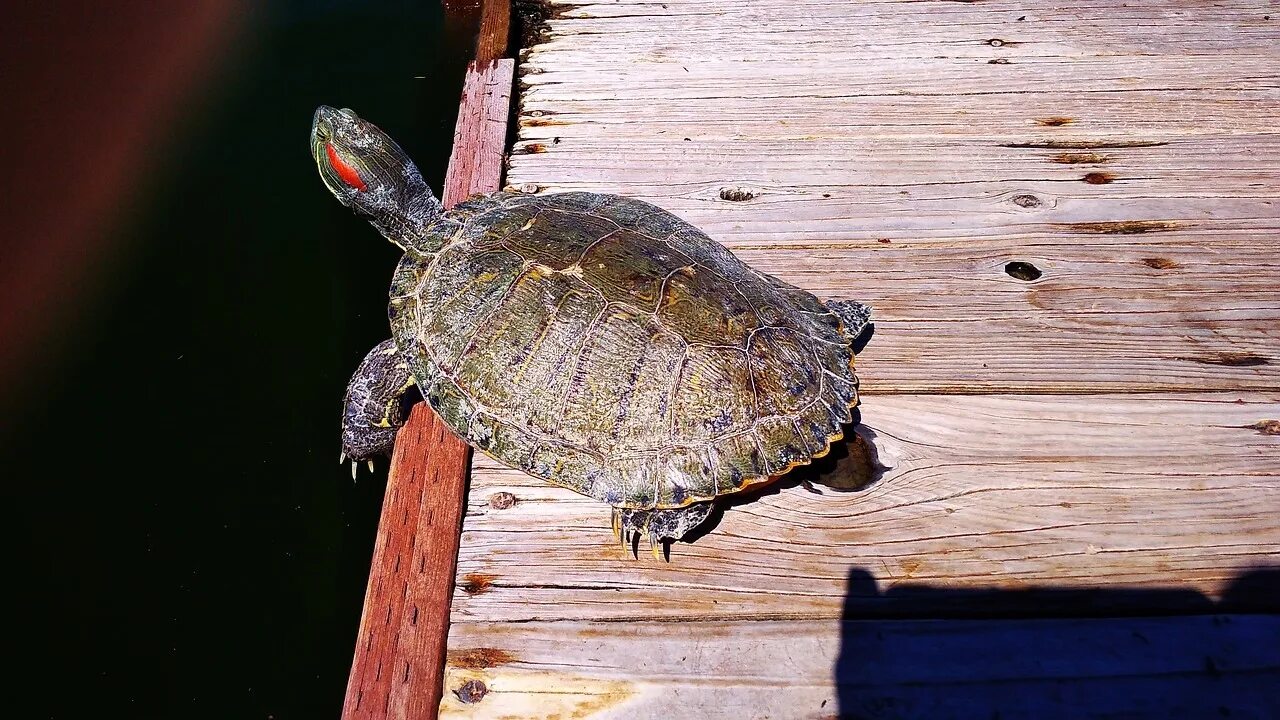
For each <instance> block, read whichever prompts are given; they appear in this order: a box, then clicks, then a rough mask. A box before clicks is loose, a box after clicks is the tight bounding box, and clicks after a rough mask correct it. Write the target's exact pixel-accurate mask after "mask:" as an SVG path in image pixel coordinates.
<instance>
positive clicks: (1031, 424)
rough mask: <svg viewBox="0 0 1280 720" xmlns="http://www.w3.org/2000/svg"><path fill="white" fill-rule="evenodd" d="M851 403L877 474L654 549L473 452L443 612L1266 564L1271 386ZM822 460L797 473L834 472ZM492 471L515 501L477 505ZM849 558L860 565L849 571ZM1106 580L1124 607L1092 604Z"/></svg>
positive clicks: (1271, 518)
mask: <svg viewBox="0 0 1280 720" xmlns="http://www.w3.org/2000/svg"><path fill="white" fill-rule="evenodd" d="M862 419H863V423H864V424H865V428H864V430H863V433H864V434H865V436H866V437H867V438H868V439H869V440H870V442H871V444H872V445H873V446H874V447H875V449H876V451H875V454H876V455H877V457H878V460H877V461H876V462H877V464H879V465H881V466H885V467H886V469H885V470H884V471H883V475H882V477H881V478H880V480H879V481H878V482H876V483H875V484H874V485H872V486H871V487H869V488H867V489H866V490H863V491H860V492H834V491H832V490H830V489H826V490H824V491H823V494H821V495H817V494H813V493H812V492H809V491H807V490H806V489H805V488H804V487H802V486H800V485H797V481H798V479H799V477H797V478H791V479H789V481H788V482H784V483H781V486H780V487H775V488H772V489H769V490H766V491H764V492H762V493H755V494H753V495H751V496H749V497H747V498H743V499H741V500H735V501H734V502H733V503H732V504H731V506H730V507H728V508H727V509H726V510H725V512H724V516H723V519H722V520H721V521H720V522H719V523H718V524H717V525H715V526H714V528H712V529H711V530H710V532H708V533H707V534H706V535H705V536H703V537H699V538H697V539H696V541H695V542H693V543H676V544H675V545H674V546H673V547H672V550H671V558H672V561H671V563H670V564H669V565H668V564H664V563H653V562H645V561H643V560H642V561H633V560H632V559H631V555H630V553H629V552H627V551H625V550H624V549H622V548H620V547H619V546H618V544H617V541H616V540H615V539H614V538H613V536H612V534H611V533H610V531H609V522H608V512H607V509H606V508H605V506H603V505H601V504H600V503H598V502H595V501H593V500H591V499H589V498H585V497H583V496H580V495H577V494H575V493H573V492H572V491H569V490H564V489H561V488H554V487H550V486H548V485H547V484H545V483H544V482H542V481H540V480H537V479H534V478H530V477H528V476H526V475H524V474H522V473H518V472H515V471H512V470H508V469H505V468H502V467H501V466H498V465H497V464H496V463H494V462H493V461H492V460H489V459H488V458H485V457H483V456H480V455H477V456H476V461H475V466H474V469H473V471H472V480H471V501H470V503H469V505H468V509H467V517H466V519H465V521H464V532H463V543H462V549H461V555H460V560H459V568H458V571H459V576H460V578H461V580H460V582H461V584H462V586H463V588H464V590H466V592H464V593H461V594H458V595H456V596H455V598H454V609H453V613H454V617H455V618H456V619H458V620H460V621H465V622H526V621H532V620H557V621H563V620H652V619H672V620H676V619H679V620H691V619H703V618H717V617H718V618H724V617H736V618H755V619H762V618H763V619H782V618H808V619H812V618H827V619H829V618H836V617H840V615H841V613H842V612H843V611H844V610H845V608H846V606H849V605H850V604H852V606H855V607H857V609H858V611H859V612H860V613H863V614H864V615H865V614H870V615H876V614H884V613H886V612H903V611H905V610H907V609H910V610H913V611H915V612H919V613H926V614H936V613H938V612H940V611H946V612H948V613H952V614H965V615H979V616H984V615H987V614H990V613H992V612H995V611H997V610H998V608H994V607H992V606H991V605H990V603H989V602H986V601H983V600H982V599H981V598H975V597H973V595H972V591H973V590H975V589H982V588H989V587H996V588H1000V589H1005V590H1021V591H1028V592H1030V591H1039V592H1038V594H1039V595H1040V596H1041V605H1042V607H1044V608H1046V609H1049V608H1055V607H1056V608H1058V609H1059V610H1062V611H1065V610H1067V609H1069V607H1070V606H1071V605H1073V604H1078V602H1079V597H1077V596H1076V595H1075V594H1072V593H1068V592H1054V591H1052V588H1060V589H1068V588H1069V589H1074V590H1077V591H1082V592H1084V594H1090V593H1097V591H1099V590H1105V589H1107V588H1111V587H1118V586H1121V587H1122V586H1131V587H1134V588H1141V587H1148V588H1177V589H1180V590H1182V591H1185V592H1186V593H1189V594H1190V595H1189V596H1188V598H1184V599H1185V602H1176V601H1178V596H1177V595H1176V593H1160V594H1157V595H1154V596H1152V597H1150V598H1143V597H1141V596H1139V595H1137V594H1132V593H1131V594H1129V595H1127V596H1123V597H1119V598H1117V597H1115V596H1108V595H1106V594H1105V593H1104V594H1103V596H1102V597H1101V598H1099V599H1098V600H1097V601H1096V602H1095V603H1094V604H1093V606H1092V607H1094V609H1095V610H1096V611H1098V612H1127V613H1132V612H1135V611H1141V610H1142V607H1146V608H1147V609H1148V611H1149V610H1151V609H1153V608H1155V607H1157V606H1158V604H1159V603H1165V604H1167V606H1166V607H1165V608H1164V609H1165V610H1174V609H1197V608H1196V607H1195V598H1196V597H1200V596H1203V597H1208V598H1211V599H1213V600H1218V599H1220V598H1221V597H1222V595H1223V593H1224V589H1225V588H1226V587H1227V586H1228V585H1229V584H1230V583H1231V582H1232V581H1233V579H1235V578H1236V577H1237V576H1238V575H1239V574H1241V573H1243V572H1246V571H1247V570H1249V569H1250V568H1254V567H1262V566H1268V565H1276V564H1278V563H1277V558H1280V521H1278V520H1277V517H1276V514H1275V513H1274V512H1273V511H1271V510H1270V508H1276V507H1280V435H1276V434H1274V432H1272V434H1267V433H1268V432H1271V431H1268V430H1266V428H1268V427H1270V426H1268V425H1266V424H1265V421H1269V420H1277V419H1280V395H1277V394H1275V393H1270V394H1259V393H1223V394H1184V395H1159V394H1151V395H1095V396H1073V395H1062V396H1023V395H989V396H956V395H889V396H874V395H871V396H867V397H866V398H865V399H864V404H863V407H862ZM838 454H839V453H837V455H838ZM832 464H833V463H822V464H821V465H820V466H819V467H821V468H822V469H823V471H824V474H822V475H818V476H816V477H814V476H811V477H814V479H815V480H818V481H825V482H830V479H831V478H840V477H842V474H844V473H847V472H848V466H847V465H842V466H839V467H835V468H833V467H831V465H832ZM801 477H803V476H801ZM817 489H819V490H823V487H822V486H821V485H819V486H817ZM496 493H510V494H512V495H513V496H514V497H515V499H516V502H515V504H514V506H513V507H509V508H507V509H495V508H494V507H492V506H491V505H490V504H489V498H490V497H491V496H493V495H494V494H496ZM1262 508H1267V510H1262ZM853 568H857V569H858V570H859V571H860V572H862V573H865V574H866V577H867V578H868V579H869V580H870V581H872V582H870V583H869V584H865V587H863V586H860V587H851V586H850V585H849V583H848V580H849V575H850V571H851V569H853ZM919 584H925V585H931V586H936V587H937V588H939V590H938V591H937V592H931V593H914V594H911V595H910V596H909V597H900V598H897V599H895V601H894V602H893V603H891V607H888V608H886V607H882V606H883V605H884V604H885V603H884V601H883V593H881V592H879V591H878V590H877V589H876V588H877V587H880V588H889V589H893V588H899V589H901V588H900V586H904V585H919ZM944 590H946V592H944ZM1046 590H1047V591H1046ZM1119 599H1129V600H1133V601H1136V602H1138V603H1139V607H1108V606H1107V605H1106V603H1107V602H1112V601H1117V600H1119ZM1188 603H1190V605H1188Z"/></svg>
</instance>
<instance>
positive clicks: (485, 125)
mask: <svg viewBox="0 0 1280 720" xmlns="http://www.w3.org/2000/svg"><path fill="white" fill-rule="evenodd" d="M488 4H491V5H492V4H502V3H488ZM514 72H515V63H514V61H512V60H493V61H484V62H481V61H479V60H477V61H475V62H473V63H471V65H470V66H468V68H467V76H466V79H465V80H464V81H463V86H462V104H461V105H460V106H459V108H458V125H457V131H456V132H455V133H454V138H453V148H454V149H453V154H452V155H450V156H449V173H448V175H447V176H446V177H445V181H444V201H445V203H444V204H445V206H446V207H452V206H454V205H456V204H458V203H460V202H462V201H463V200H466V199H467V198H468V197H471V196H472V195H476V194H479V193H486V192H494V191H495V190H497V189H498V188H499V187H500V186H501V183H502V166H503V159H504V158H505V156H506V143H507V115H508V112H509V110H510V107H511V82H512V75H513V73H514Z"/></svg>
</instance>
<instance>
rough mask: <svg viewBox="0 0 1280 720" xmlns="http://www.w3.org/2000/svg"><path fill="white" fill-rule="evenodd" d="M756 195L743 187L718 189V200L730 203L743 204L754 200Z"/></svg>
mask: <svg viewBox="0 0 1280 720" xmlns="http://www.w3.org/2000/svg"><path fill="white" fill-rule="evenodd" d="M755 196H756V194H755V193H754V192H752V191H751V190H749V189H747V188H744V187H736V186H735V187H726V188H720V199H721V200H729V201H730V202H744V201H746V200H750V199H752V198H754V197H755Z"/></svg>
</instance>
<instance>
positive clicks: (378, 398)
mask: <svg viewBox="0 0 1280 720" xmlns="http://www.w3.org/2000/svg"><path fill="white" fill-rule="evenodd" d="M413 384H414V380H413V375H412V374H411V373H410V372H409V366H408V364H406V363H405V362H404V359H403V358H401V357H400V353H399V351H397V350H396V346H395V343H394V342H392V341H391V340H383V341H382V342H380V343H378V344H377V345H375V346H374V348H373V349H372V350H370V351H369V354H368V355H365V356H364V360H363V361H361V363H360V367H358V368H356V372H355V374H354V375H352V376H351V382H349V383H347V397H346V400H345V401H344V402H343V405H342V456H341V458H340V459H339V461H340V462H345V461H346V460H347V459H348V458H350V459H351V477H352V479H354V478H355V476H356V470H357V468H358V467H359V462H360V461H361V460H365V461H368V463H369V468H370V469H371V470H372V469H373V459H372V458H373V456H375V455H390V454H391V448H392V446H393V445H394V444H395V440H396V430H398V429H399V428H400V426H401V425H403V424H404V420H405V419H404V413H403V411H402V409H401V403H400V399H401V397H403V396H404V394H405V392H406V391H408V389H409V388H410V387H412V386H413Z"/></svg>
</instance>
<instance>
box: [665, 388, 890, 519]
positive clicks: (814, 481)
mask: <svg viewBox="0 0 1280 720" xmlns="http://www.w3.org/2000/svg"><path fill="white" fill-rule="evenodd" d="M841 430H842V431H843V433H844V437H843V439H841V440H837V441H835V442H833V443H831V450H830V451H829V452H828V453H827V454H826V455H824V456H823V457H820V458H816V459H814V460H813V461H812V462H811V463H809V464H808V465H803V466H801V467H798V468H796V469H794V470H792V471H791V472H789V473H787V474H786V475H783V476H781V477H779V478H778V479H776V480H774V481H773V482H768V483H764V484H762V485H760V486H759V487H756V488H752V489H750V490H744V491H742V492H738V493H733V494H732V495H726V496H724V497H721V498H718V499H716V500H715V501H714V508H713V509H712V510H711V514H710V515H708V516H707V519H706V520H704V521H703V522H702V524H701V525H699V526H697V527H696V528H694V529H693V530H691V531H690V532H689V533H688V534H686V535H685V536H684V538H682V539H681V540H680V542H684V543H694V542H697V541H698V540H699V539H701V538H703V537H704V536H706V535H707V534H709V533H711V532H713V531H714V530H715V529H716V528H717V527H719V525H720V523H721V521H723V520H724V514H725V510H727V509H729V508H735V507H739V506H742V505H746V504H748V503H753V502H756V501H757V500H759V499H761V498H763V497H768V496H770V495H777V494H779V493H781V492H782V491H783V490H789V489H791V488H795V487H802V488H804V489H805V490H807V491H809V492H811V493H813V494H815V495H826V494H827V493H828V492H835V493H853V492H862V491H865V490H867V489H868V488H870V487H871V486H873V485H875V484H876V483H878V482H879V481H880V479H881V478H882V477H883V476H884V472H885V470H887V469H888V468H887V467H886V466H885V465H884V464H882V463H881V462H880V457H879V455H878V452H877V450H876V442H875V440H876V432H875V430H872V429H871V428H869V427H867V426H866V425H862V424H861V415H860V413H859V412H858V410H857V409H854V411H853V422H850V423H849V424H847V425H844V426H842V427H841Z"/></svg>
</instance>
